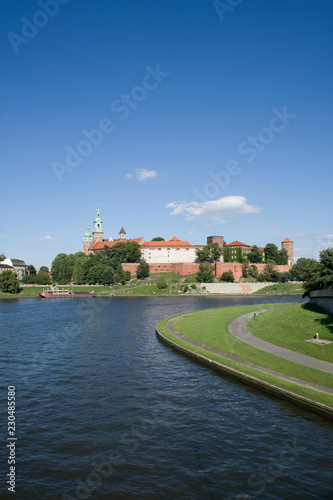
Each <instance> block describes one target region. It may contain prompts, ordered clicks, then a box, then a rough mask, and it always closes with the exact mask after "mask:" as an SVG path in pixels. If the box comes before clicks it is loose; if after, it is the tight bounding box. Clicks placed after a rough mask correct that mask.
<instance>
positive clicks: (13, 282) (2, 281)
mask: <svg viewBox="0 0 333 500" xmlns="http://www.w3.org/2000/svg"><path fill="white" fill-rule="evenodd" d="M0 290H1V291H2V292H5V293H18V292H19V290H20V283H19V280H18V279H17V275H16V274H15V273H12V271H4V272H3V273H1V274H0Z"/></svg>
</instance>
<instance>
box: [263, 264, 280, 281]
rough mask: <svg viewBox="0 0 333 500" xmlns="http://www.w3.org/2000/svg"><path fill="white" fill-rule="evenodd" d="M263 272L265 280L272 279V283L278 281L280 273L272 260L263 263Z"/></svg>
mask: <svg viewBox="0 0 333 500" xmlns="http://www.w3.org/2000/svg"><path fill="white" fill-rule="evenodd" d="M263 274H264V276H265V278H266V281H273V282H274V283H275V282H278V281H280V273H279V271H278V270H277V269H276V267H275V264H274V263H273V262H268V263H267V264H266V265H265V269H264V273H263Z"/></svg>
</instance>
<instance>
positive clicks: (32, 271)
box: [28, 264, 37, 276]
mask: <svg viewBox="0 0 333 500" xmlns="http://www.w3.org/2000/svg"><path fill="white" fill-rule="evenodd" d="M28 273H29V274H30V276H36V274H37V269H36V268H35V267H34V266H33V265H31V264H30V266H29V267H28Z"/></svg>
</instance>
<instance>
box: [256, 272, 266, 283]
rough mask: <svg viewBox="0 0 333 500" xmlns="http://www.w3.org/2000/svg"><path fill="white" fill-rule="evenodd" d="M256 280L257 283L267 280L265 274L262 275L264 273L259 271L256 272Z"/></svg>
mask: <svg viewBox="0 0 333 500" xmlns="http://www.w3.org/2000/svg"><path fill="white" fill-rule="evenodd" d="M257 281H258V283H265V281H267V279H266V276H265V275H264V273H259V274H258V277H257Z"/></svg>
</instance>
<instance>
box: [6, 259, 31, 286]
mask: <svg viewBox="0 0 333 500" xmlns="http://www.w3.org/2000/svg"><path fill="white" fill-rule="evenodd" d="M2 257H4V259H3V260H1V261H0V273H2V272H4V271H12V272H14V273H16V274H17V277H18V279H19V280H20V281H21V280H22V279H23V276H25V275H26V274H28V266H27V265H26V263H25V262H24V260H21V259H7V258H6V257H5V256H4V255H3V254H2Z"/></svg>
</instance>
